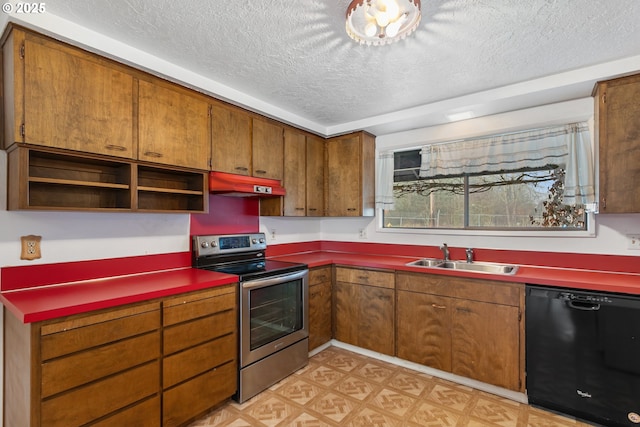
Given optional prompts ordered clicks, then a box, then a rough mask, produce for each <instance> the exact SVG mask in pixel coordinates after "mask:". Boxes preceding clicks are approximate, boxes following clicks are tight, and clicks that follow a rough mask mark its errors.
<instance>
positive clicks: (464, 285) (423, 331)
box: [396, 272, 524, 391]
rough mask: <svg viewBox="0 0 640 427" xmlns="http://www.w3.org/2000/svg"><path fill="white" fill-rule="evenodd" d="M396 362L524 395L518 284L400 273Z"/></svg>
mask: <svg viewBox="0 0 640 427" xmlns="http://www.w3.org/2000/svg"><path fill="white" fill-rule="evenodd" d="M396 286H397V319H398V332H397V334H398V335H397V336H398V347H397V353H398V357H401V358H403V359H406V360H410V361H413V362H417V363H422V364H424V365H427V366H431V367H433V368H436V369H440V370H443V371H447V372H452V373H454V374H457V375H461V376H464V377H467V378H473V379H476V380H479V381H483V382H486V383H489V384H493V385H497V386H499V387H504V388H507V389H510V390H516V391H524V321H523V318H522V312H523V309H524V287H523V285H521V284H516V283H506V282H499V281H493V280H480V279H467V278H460V277H453V276H440V275H429V274H420V273H405V272H398V273H397V274H396Z"/></svg>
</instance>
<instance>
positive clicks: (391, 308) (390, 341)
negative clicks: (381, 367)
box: [334, 266, 395, 356]
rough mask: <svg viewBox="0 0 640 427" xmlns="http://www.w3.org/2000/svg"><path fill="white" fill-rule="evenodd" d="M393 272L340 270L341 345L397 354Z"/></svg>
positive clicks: (338, 310) (337, 324)
mask: <svg viewBox="0 0 640 427" xmlns="http://www.w3.org/2000/svg"><path fill="white" fill-rule="evenodd" d="M394 288H395V281H394V273H393V272H392V271H384V270H365V269H359V268H347V267H340V266H338V267H336V282H335V288H334V307H335V311H334V328H335V331H334V336H335V338H336V339H337V340H338V341H342V342H345V343H348V344H352V345H355V346H358V347H362V348H366V349H368V350H373V351H377V352H379V353H383V354H387V355H390V356H393V355H394V354H395V338H394V337H395V321H394V320H395V315H394V314H395V298H394V296H395V291H394Z"/></svg>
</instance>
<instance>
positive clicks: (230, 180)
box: [209, 172, 286, 197]
mask: <svg viewBox="0 0 640 427" xmlns="http://www.w3.org/2000/svg"><path fill="white" fill-rule="evenodd" d="M209 192H211V193H214V194H220V195H224V196H233V197H277V196H284V195H285V194H286V191H285V189H284V187H283V186H282V185H280V181H279V180H277V179H269V178H256V177H253V176H246V175H236V174H233V173H226V172H209Z"/></svg>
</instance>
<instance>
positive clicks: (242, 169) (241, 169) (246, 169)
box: [236, 166, 249, 172]
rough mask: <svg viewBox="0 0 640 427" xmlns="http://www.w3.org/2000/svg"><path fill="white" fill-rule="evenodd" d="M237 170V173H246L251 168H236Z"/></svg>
mask: <svg viewBox="0 0 640 427" xmlns="http://www.w3.org/2000/svg"><path fill="white" fill-rule="evenodd" d="M236 170H237V171H245V172H246V171H248V170H249V168H245V167H244V166H236Z"/></svg>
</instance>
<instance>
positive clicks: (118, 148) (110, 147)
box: [105, 144, 127, 151]
mask: <svg viewBox="0 0 640 427" xmlns="http://www.w3.org/2000/svg"><path fill="white" fill-rule="evenodd" d="M105 148H106V149H107V150H113V151H127V147H125V146H124V145H115V144H108V145H105Z"/></svg>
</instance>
